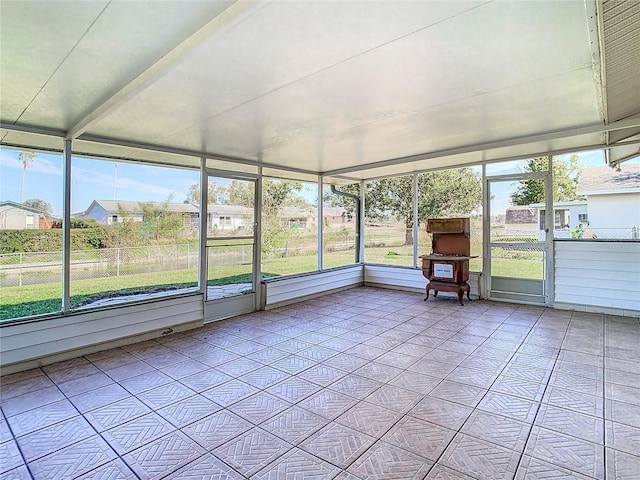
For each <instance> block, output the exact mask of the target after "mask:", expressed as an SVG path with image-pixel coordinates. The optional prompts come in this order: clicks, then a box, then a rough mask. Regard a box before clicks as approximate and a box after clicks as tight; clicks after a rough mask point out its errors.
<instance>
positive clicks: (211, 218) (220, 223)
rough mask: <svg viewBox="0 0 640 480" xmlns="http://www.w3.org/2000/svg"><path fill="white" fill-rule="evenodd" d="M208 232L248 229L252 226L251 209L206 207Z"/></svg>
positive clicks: (226, 206) (219, 206)
mask: <svg viewBox="0 0 640 480" xmlns="http://www.w3.org/2000/svg"><path fill="white" fill-rule="evenodd" d="M207 218H208V224H209V231H214V232H216V231H221V230H222V231H225V230H226V231H230V230H237V229H241V228H249V227H251V226H252V224H253V220H252V218H253V209H251V208H247V207H241V206H239V205H208V206H207Z"/></svg>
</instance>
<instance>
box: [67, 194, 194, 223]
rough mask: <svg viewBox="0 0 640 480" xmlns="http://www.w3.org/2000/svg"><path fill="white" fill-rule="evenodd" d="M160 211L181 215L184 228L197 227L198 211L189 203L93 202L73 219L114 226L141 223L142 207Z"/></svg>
mask: <svg viewBox="0 0 640 480" xmlns="http://www.w3.org/2000/svg"><path fill="white" fill-rule="evenodd" d="M144 205H148V206H150V207H151V208H154V209H155V208H158V209H162V210H163V211H166V212H169V213H179V214H183V215H184V217H185V225H184V226H185V227H190V226H193V227H195V228H197V226H198V216H199V213H198V212H199V210H198V207H196V206H195V205H191V204H189V203H162V202H137V201H131V200H94V201H93V202H91V205H89V208H87V209H86V210H85V211H84V212H80V213H76V214H74V215H73V216H74V217H75V218H93V219H95V220H97V221H98V222H100V223H103V224H105V225H114V224H116V223H118V222H122V221H124V220H125V219H127V220H133V221H136V222H141V221H142V220H143V217H144V214H143V206H144Z"/></svg>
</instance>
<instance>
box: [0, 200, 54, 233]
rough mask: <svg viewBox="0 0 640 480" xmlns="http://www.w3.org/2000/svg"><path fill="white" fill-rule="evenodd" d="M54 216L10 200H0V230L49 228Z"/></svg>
mask: <svg viewBox="0 0 640 480" xmlns="http://www.w3.org/2000/svg"><path fill="white" fill-rule="evenodd" d="M54 220H56V218H55V217H53V216H52V215H49V214H48V213H46V212H43V211H42V210H38V209H37V208H32V207H28V206H27V205H23V204H22V203H18V202H12V201H11V200H3V201H0V230H27V229H29V230H31V229H39V228H51V227H52V224H53V221H54Z"/></svg>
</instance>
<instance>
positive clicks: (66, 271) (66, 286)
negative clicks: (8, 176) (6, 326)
mask: <svg viewBox="0 0 640 480" xmlns="http://www.w3.org/2000/svg"><path fill="white" fill-rule="evenodd" d="M71 145H72V142H71V139H70V138H65V140H64V167H63V175H62V181H63V187H62V312H63V313H67V312H69V311H71V284H70V282H71Z"/></svg>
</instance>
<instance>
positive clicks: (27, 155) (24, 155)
mask: <svg viewBox="0 0 640 480" xmlns="http://www.w3.org/2000/svg"><path fill="white" fill-rule="evenodd" d="M18 159H19V160H21V161H22V184H21V185H20V203H22V198H23V193H24V177H25V176H26V174H27V168H29V163H30V162H33V161H34V160H35V159H36V154H35V153H34V152H30V151H26V152H19V153H18Z"/></svg>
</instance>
